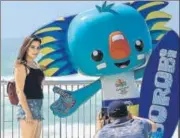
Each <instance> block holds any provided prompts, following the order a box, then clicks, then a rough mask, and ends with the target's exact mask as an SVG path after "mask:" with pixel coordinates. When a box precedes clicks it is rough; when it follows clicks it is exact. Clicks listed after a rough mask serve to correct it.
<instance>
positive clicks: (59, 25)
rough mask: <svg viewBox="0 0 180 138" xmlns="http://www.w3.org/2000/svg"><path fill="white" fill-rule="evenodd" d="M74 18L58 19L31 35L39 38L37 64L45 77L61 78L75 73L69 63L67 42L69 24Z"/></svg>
mask: <svg viewBox="0 0 180 138" xmlns="http://www.w3.org/2000/svg"><path fill="white" fill-rule="evenodd" d="M74 17H75V15H73V16H69V17H60V18H58V19H57V20H55V21H53V22H52V23H49V24H47V25H45V26H43V27H41V28H40V29H38V30H36V31H35V32H34V33H33V34H32V35H35V36H37V37H39V38H40V39H41V41H42V43H41V46H40V47H41V50H40V59H39V60H38V63H39V64H40V67H42V69H43V70H44V73H45V75H46V76H49V77H50V76H62V75H70V74H75V73H77V70H76V69H75V66H74V65H73V63H72V61H71V55H70V51H69V49H68V42H67V32H68V28H69V24H70V23H71V21H72V19H73V18H74Z"/></svg>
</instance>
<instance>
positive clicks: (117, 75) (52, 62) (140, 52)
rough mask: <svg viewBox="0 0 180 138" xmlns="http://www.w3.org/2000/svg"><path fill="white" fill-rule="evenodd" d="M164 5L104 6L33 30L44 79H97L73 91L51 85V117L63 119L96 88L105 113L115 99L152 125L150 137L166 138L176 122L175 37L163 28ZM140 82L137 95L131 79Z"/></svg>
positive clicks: (145, 2)
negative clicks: (154, 129) (55, 96)
mask: <svg viewBox="0 0 180 138" xmlns="http://www.w3.org/2000/svg"><path fill="white" fill-rule="evenodd" d="M167 5H168V2H164V1H136V2H129V3H125V4H119V5H118V4H117V5H116V4H107V3H106V2H104V3H103V5H102V6H95V7H94V8H93V9H90V10H88V11H85V12H82V13H79V14H77V15H72V16H69V17H60V18H58V19H57V20H55V21H53V22H52V23H49V24H48V25H45V26H43V27H41V28H40V29H38V30H36V31H35V32H34V33H33V35H37V36H38V37H40V38H41V39H42V44H41V53H42V55H43V56H42V57H41V59H40V60H39V61H38V62H39V64H40V65H41V66H45V67H46V70H45V71H44V73H45V74H46V76H50V77H53V76H62V75H71V74H76V73H78V72H80V73H82V74H85V75H88V76H94V77H99V79H98V80H96V81H94V82H93V83H91V84H89V85H88V86H85V87H83V88H81V89H78V90H76V91H73V92H71V91H67V90H62V89H61V88H59V87H54V88H53V91H54V92H55V93H58V94H59V99H58V100H56V101H55V102H54V103H53V104H52V105H51V107H50V108H51V110H52V111H53V114H54V115H57V116H59V117H67V116H69V115H71V114H72V113H73V112H75V111H76V110H77V108H79V106H80V105H81V104H83V103H84V102H86V101H87V100H88V99H90V98H91V96H93V95H94V94H96V93H97V92H98V91H99V90H100V89H101V90H102V93H103V102H102V107H103V108H104V109H105V108H107V106H108V105H109V103H111V102H112V101H114V100H118V99H121V100H123V101H124V102H126V103H127V104H129V106H130V111H131V112H132V113H133V114H134V115H139V116H141V117H146V118H149V119H151V120H153V121H154V122H156V124H157V126H158V128H157V132H156V133H153V134H151V136H150V137H151V138H170V137H171V136H172V134H173V132H174V130H175V128H176V126H177V124H178V119H179V116H178V109H179V105H178V97H179V89H178V88H179V87H178V85H179V80H178V74H179V70H178V68H179V52H178V47H179V38H178V35H177V34H176V33H175V32H174V31H173V30H171V29H170V28H168V27H166V26H165V24H166V23H167V22H168V21H169V20H170V19H171V16H170V15H169V14H167V13H165V12H163V11H161V9H162V8H164V7H166V6H167ZM139 78H142V80H143V81H142V88H141V90H140V92H139V90H138V89H137V87H136V85H135V81H136V80H137V79H139Z"/></svg>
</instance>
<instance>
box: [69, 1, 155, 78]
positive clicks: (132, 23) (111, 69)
mask: <svg viewBox="0 0 180 138" xmlns="http://www.w3.org/2000/svg"><path fill="white" fill-rule="evenodd" d="M151 44H152V43H151V36H150V33H149V29H148V26H147V24H146V22H145V20H144V18H143V17H142V15H141V14H140V13H139V12H138V11H137V10H135V9H134V8H132V7H130V6H127V5H113V4H111V5H106V3H105V4H104V5H103V6H102V7H98V6H96V7H95V8H94V9H91V10H88V11H86V12H83V13H80V14H79V15H77V16H76V17H75V18H74V19H73V20H72V22H71V24H70V27H69V30H68V45H69V49H70V52H71V54H72V59H73V62H74V63H75V65H77V66H78V67H79V69H80V71H81V72H83V73H85V74H87V75H91V76H101V75H111V74H117V73H122V72H125V71H129V70H133V69H134V68H136V67H138V66H141V65H142V64H144V63H145V55H147V53H148V52H149V51H150V50H151V48H152V46H151Z"/></svg>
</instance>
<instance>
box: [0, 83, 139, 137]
mask: <svg viewBox="0 0 180 138" xmlns="http://www.w3.org/2000/svg"><path fill="white" fill-rule="evenodd" d="M91 82H92V81H45V82H44V87H43V92H44V100H43V103H44V104H43V112H44V118H45V120H43V121H42V124H43V127H42V134H41V138H92V137H93V136H94V134H95V130H96V123H95V121H96V115H97V112H99V111H100V109H101V101H102V93H101V91H99V92H97V94H95V95H94V96H93V97H92V98H91V99H90V100H88V101H87V102H86V103H84V104H83V105H81V106H80V108H79V109H78V110H77V111H76V112H75V113H73V115H71V116H69V117H67V118H63V119H61V118H58V117H57V116H54V115H53V113H52V112H51V110H50V109H49V107H50V105H51V104H52V103H53V102H54V101H55V100H57V99H58V98H59V95H57V94H55V93H54V92H53V91H52V88H53V87H54V86H59V87H61V88H62V89H67V90H71V91H74V90H77V89H79V88H82V87H84V86H86V85H88V84H89V83H91ZM138 84H140V82H138ZM6 88H7V81H1V94H0V96H1V97H0V99H1V102H0V104H1V105H0V107H1V110H0V114H1V117H0V126H1V135H0V136H1V138H20V133H21V132H20V127H19V123H18V121H17V120H16V107H15V106H12V105H11V104H10V102H9V100H8V97H7V93H6Z"/></svg>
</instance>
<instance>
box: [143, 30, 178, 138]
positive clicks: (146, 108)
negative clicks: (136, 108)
mask: <svg viewBox="0 0 180 138" xmlns="http://www.w3.org/2000/svg"><path fill="white" fill-rule="evenodd" d="M178 50H179V37H178V35H177V34H176V33H175V32H174V31H169V32H168V33H167V34H166V35H165V36H164V37H163V38H162V40H161V41H160V42H159V43H158V44H157V47H156V49H155V50H154V51H153V52H152V55H151V57H150V59H149V62H148V64H147V67H146V69H145V74H144V78H143V82H142V87H141V96H140V97H141V99H140V116H141V117H145V118H149V119H151V120H152V121H153V122H155V123H156V126H157V132H155V133H153V134H152V135H151V136H150V138H171V137H172V135H173V133H174V131H175V129H176V126H177V124H178V120H179V108H180V107H179V51H178Z"/></svg>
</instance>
